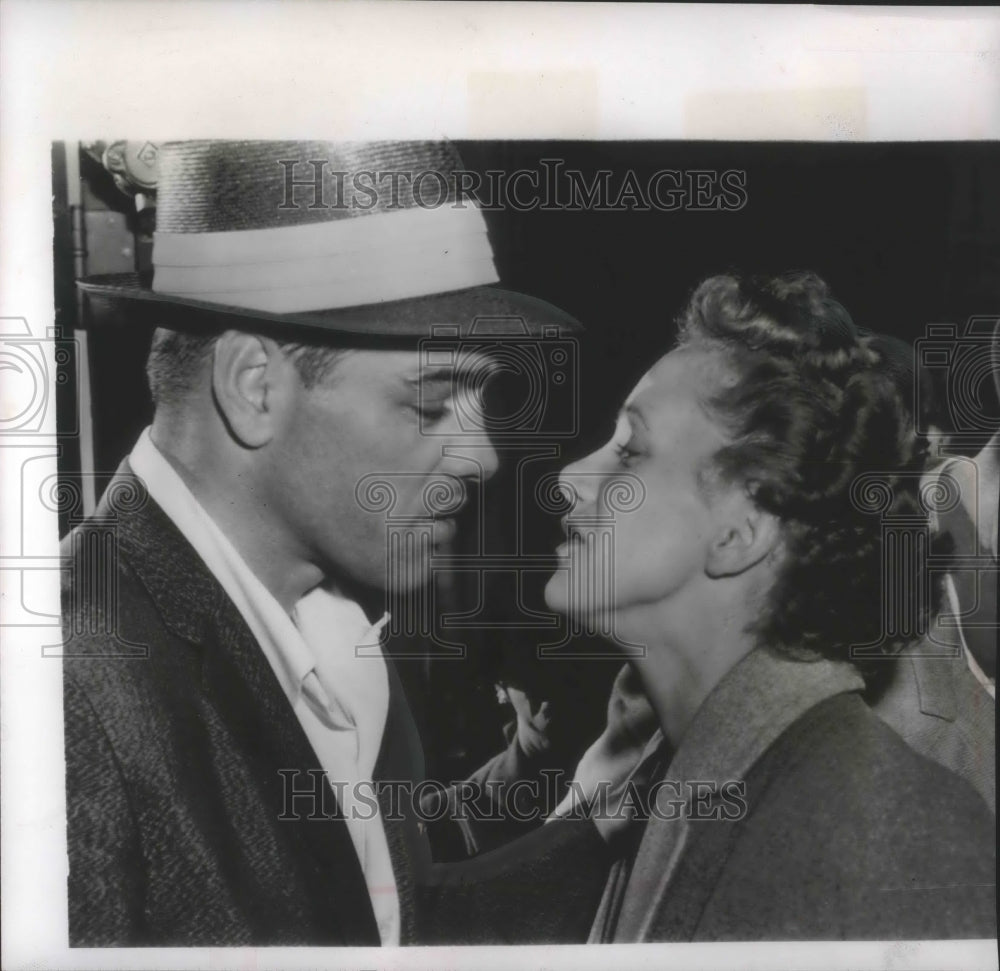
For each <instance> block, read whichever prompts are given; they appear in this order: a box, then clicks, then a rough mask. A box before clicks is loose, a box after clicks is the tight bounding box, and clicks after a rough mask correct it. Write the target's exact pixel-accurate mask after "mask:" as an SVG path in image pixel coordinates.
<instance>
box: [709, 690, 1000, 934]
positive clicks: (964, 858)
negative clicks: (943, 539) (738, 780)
mask: <svg viewBox="0 0 1000 971" xmlns="http://www.w3.org/2000/svg"><path fill="white" fill-rule="evenodd" d="M746 790H747V806H748V812H747V815H746V817H745V819H744V820H742V821H740V822H739V823H737V824H736V825H737V829H736V831H735V832H734V833H733V834H732V841H731V843H730V855H729V857H728V859H727V860H726V863H725V865H724V866H723V869H722V873H721V875H720V880H719V885H718V886H717V888H716V889H715V892H714V894H713V897H712V901H711V902H710V904H709V906H708V907H707V908H706V912H705V914H704V916H703V920H702V927H701V932H702V934H703V935H704V936H708V937H712V936H719V937H726V936H735V937H739V936H743V935H745V936H747V937H749V938H760V937H764V938H766V937H767V936H768V933H770V934H772V935H773V936H774V937H776V938H778V939H781V938H783V937H786V938H800V939H808V938H813V939H820V938H847V939H850V938H869V939H870V938H880V937H881V938H884V939H888V938H892V939H898V938H918V939H919V938H948V937H993V936H995V935H996V910H995V902H996V888H995V878H994V872H993V868H994V861H995V857H996V836H995V825H994V820H993V816H992V814H991V813H990V811H989V808H988V807H987V806H986V804H985V802H984V801H983V799H982V797H981V796H980V795H979V794H978V793H977V792H976V791H975V790H974V789H973V788H972V787H971V786H970V785H969V784H968V783H967V782H966V781H965V780H963V779H962V778H960V777H959V776H957V775H956V774H955V773H953V772H950V771H949V770H947V769H945V768H944V767H943V766H941V765H939V764H937V763H935V762H933V761H931V760H930V759H927V758H925V757H923V756H921V755H919V754H918V753H917V752H915V751H914V750H913V749H911V748H910V747H909V746H908V745H907V744H906V743H905V742H903V740H902V739H900V738H899V736H898V735H896V733H895V732H893V731H892V730H891V729H890V728H888V726H886V725H885V724H883V723H882V722H881V721H880V720H879V719H878V718H877V717H876V716H875V715H874V714H872V712H871V711H870V710H869V709H868V707H867V706H866V705H865V704H864V702H863V701H862V700H861V699H860V698H859V697H858V696H856V695H853V694H852V695H840V696H837V697H835V698H832V699H828V700H827V701H826V702H823V703H822V704H820V705H817V706H816V708H814V709H813V710H812V711H811V712H809V713H808V714H807V715H806V716H804V717H803V718H802V719H800V720H799V721H798V722H796V723H795V724H794V725H793V726H792V727H791V728H790V729H789V730H788V731H786V732H785V734H784V735H783V736H782V737H781V738H780V739H779V740H778V742H776V743H775V745H774V746H772V748H771V749H770V750H769V751H768V752H767V753H766V754H765V755H764V757H763V758H762V759H761V760H760V762H758V764H757V765H756V766H755V767H754V769H753V770H752V771H751V772H750V773H749V774H748V777H747V779H746ZM738 913H742V914H744V915H750V918H751V919H749V920H748V921H747V922H745V923H740V922H739V921H736V920H735V919H734V917H733V915H734V914H738ZM740 929H741V930H742V934H741V933H740Z"/></svg>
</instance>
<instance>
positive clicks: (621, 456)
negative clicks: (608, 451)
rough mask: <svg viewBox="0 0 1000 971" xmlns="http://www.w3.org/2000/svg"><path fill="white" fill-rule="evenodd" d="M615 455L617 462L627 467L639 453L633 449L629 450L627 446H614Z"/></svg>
mask: <svg viewBox="0 0 1000 971" xmlns="http://www.w3.org/2000/svg"><path fill="white" fill-rule="evenodd" d="M615 454H616V455H617V456H618V461H619V462H621V463H622V464H623V465H627V464H628V463H629V462H631V461H632V459H634V458H635V457H636V456H637V455H639V454H640V453H639V452H638V451H636V450H635V449H633V448H629V446H628V444H625V445H616V446H615Z"/></svg>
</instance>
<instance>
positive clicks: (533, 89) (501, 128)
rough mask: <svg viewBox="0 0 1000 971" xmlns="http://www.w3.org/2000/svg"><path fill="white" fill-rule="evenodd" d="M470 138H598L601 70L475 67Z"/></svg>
mask: <svg viewBox="0 0 1000 971" xmlns="http://www.w3.org/2000/svg"><path fill="white" fill-rule="evenodd" d="M467 77H468V81H467V85H468V113H467V116H466V117H467V121H466V124H467V130H466V131H464V132H463V137H466V138H487V137H494V138H495V137H497V136H498V135H499V134H500V133H502V137H504V138H596V137H598V136H599V134H600V128H599V124H600V112H599V110H598V109H599V102H598V97H599V90H600V85H599V79H598V73H597V71H596V70H578V69H572V70H558V69H557V70H551V71H550V70H546V71H470V72H469V74H468V76H467Z"/></svg>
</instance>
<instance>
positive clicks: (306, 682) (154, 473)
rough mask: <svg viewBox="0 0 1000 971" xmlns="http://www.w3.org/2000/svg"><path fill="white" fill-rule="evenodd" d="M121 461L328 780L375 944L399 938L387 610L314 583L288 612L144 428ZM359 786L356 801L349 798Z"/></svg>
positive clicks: (356, 791) (391, 942)
mask: <svg viewBox="0 0 1000 971" xmlns="http://www.w3.org/2000/svg"><path fill="white" fill-rule="evenodd" d="M129 462H130V464H131V466H132V470H133V471H134V472H135V474H136V475H137V476H138V477H139V478H140V479H142V480H143V482H144V483H145V485H146V489H147V491H148V492H149V495H150V496H151V497H152V499H153V500H155V502H156V503H157V504H158V505H159V506H160V507H161V508H162V509H163V511H164V512H165V513H166V514H167V516H168V517H169V518H170V519H171V521H172V522H173V523H174V525H175V526H176V527H177V528H178V529H179V530H180V532H181V533H182V535H183V536H184V538H185V539H186V540H187V541H188V542H189V543H190V544H191V545H192V546H193V547H194V549H195V551H196V552H197V553H198V555H199V556H200V557H201V558H202V560H204V561H205V565H206V566H207V567H208V569H209V570H210V571H211V573H212V575H213V576H214V577H215V579H216V580H218V581H219V583H220V584H221V586H222V588H223V590H225V592H226V594H227V595H228V596H229V598H230V599H231V600H232V601H233V603H234V604H235V606H236V608H237V610H239V612H240V614H241V615H242V617H243V619H244V620H245V621H246V623H247V626H248V627H249V628H250V631H251V632H252V633H253V635H254V637H255V638H256V639H257V643H258V644H259V645H260V649H261V651H263V653H264V656H265V657H266V658H267V660H268V663H269V664H270V665H271V668H272V669H273V671H274V674H275V677H276V678H277V679H278V683H279V684H280V685H281V688H282V690H283V691H284V693H285V696H286V697H287V698H288V702H289V704H290V705H291V706H292V710H293V711H294V712H295V717H296V718H297V719H298V720H299V724H300V725H301V726H302V729H303V731H304V732H305V734H306V737H307V738H308V739H309V743H310V744H311V745H312V748H313V751H314V752H315V753H316V758H317V759H318V761H319V763H320V765H321V766H322V768H323V769H324V770H325V772H326V773H327V777H328V778H329V780H330V781H331V783H332V784H333V785H334V792H335V793H336V795H337V799H338V802H339V803H340V808H341V810H342V812H343V814H344V817H345V819H346V821H347V828H348V831H349V832H350V834H351V839H352V841H353V842H354V848H355V850H356V851H357V854H358V860H359V861H360V863H361V868H362V870H363V871H364V875H365V880H366V882H367V884H368V891H369V894H370V895H371V900H372V907H373V909H374V911H375V919H376V922H377V923H378V929H379V934H380V936H381V940H382V943H383V944H393V945H395V944H398V943H399V930H400V918H399V897H398V894H397V891H396V881H395V877H394V875H393V871H392V861H391V858H390V856H389V847H388V844H387V842H386V837H385V829H384V827H383V825H382V819H381V816H380V815H379V813H378V810H377V808H375V809H373V808H372V802H373V800H372V799H371V798H370V796H371V793H372V791H373V790H372V784H371V783H372V772H373V770H374V768H375V761H376V759H377V757H378V752H379V749H380V747H381V745H382V734H383V731H384V730H385V720H386V715H387V712H388V708H389V679H388V672H387V669H386V662H385V658H384V656H383V655H382V652H381V649H380V638H381V634H382V629H383V628H384V627H385V624H386V623H387V622H388V620H389V615H388V614H386V615H385V616H383V617H382V619H381V620H380V621H379V622H378V623H377V624H374V625H372V624H370V623H369V622H368V619H367V618H366V617H365V614H364V611H363V610H362V609H361V607H360V606H359V605H358V604H357V603H355V602H354V601H353V600H349V599H348V598H346V597H344V596H341V595H340V594H338V593H337V592H336V591H335V590H333V589H330V588H326V587H317V588H316V589H314V590H311V591H310V592H309V593H307V594H306V595H305V596H304V597H303V598H302V599H301V600H299V601H298V602H297V603H296V604H295V607H294V609H293V610H292V615H291V616H289V615H288V614H287V613H285V611H284V610H283V609H282V607H281V605H280V604H279V603H278V601H277V600H276V599H275V597H274V596H273V595H272V594H271V593H270V591H269V590H268V589H267V588H266V587H265V586H264V584H263V583H262V582H261V581H260V580H259V579H258V578H257V576H256V575H255V574H254V572H253V571H252V570H251V569H250V567H249V566H248V565H247V563H246V561H245V560H244V559H243V557H242V556H240V554H239V553H238V552H237V550H236V548H235V547H234V546H233V544H232V543H231V542H230V541H229V540H228V539H227V538H226V536H225V535H224V534H223V533H222V531H221V530H220V529H219V527H218V526H217V525H216V524H215V522H214V521H213V520H212V518H211V517H210V516H209V515H208V513H207V512H206V511H205V509H204V508H203V507H202V505H201V504H200V503H199V502H198V500H197V499H196V498H195V497H194V495H193V493H192V492H191V490H190V489H188V487H187V486H186V485H185V483H184V481H183V479H182V478H181V477H180V475H178V473H177V472H176V471H175V470H174V468H173V467H172V466H171V465H170V463H169V462H168V461H167V459H166V458H165V457H164V456H163V455H162V453H161V452H160V451H159V450H158V449H157V448H156V446H155V445H154V444H153V441H152V439H151V438H150V434H149V429H148V428H147V429H146V430H145V431H143V433H142V435H140V436H139V441H138V442H137V443H136V445H135V448H134V449H133V450H132V454H131V456H130V457H129ZM300 785H301V783H300ZM359 789H360V791H361V795H362V799H361V800H358V799H356V798H355V796H356V794H357V793H358V791H359ZM366 795H367V796H369V798H367V799H366V798H364V797H365V796H366ZM352 810H356V811H352Z"/></svg>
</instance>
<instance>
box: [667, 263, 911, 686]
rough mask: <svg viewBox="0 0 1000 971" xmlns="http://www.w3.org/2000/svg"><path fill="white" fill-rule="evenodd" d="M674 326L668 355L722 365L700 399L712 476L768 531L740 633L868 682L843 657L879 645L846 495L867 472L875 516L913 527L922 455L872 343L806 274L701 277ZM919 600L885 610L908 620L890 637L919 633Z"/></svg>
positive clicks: (873, 546)
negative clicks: (777, 547) (757, 611)
mask: <svg viewBox="0 0 1000 971" xmlns="http://www.w3.org/2000/svg"><path fill="white" fill-rule="evenodd" d="M679 325H680V344H681V346H686V347H703V348H705V349H708V350H711V351H714V352H718V353H720V354H721V355H722V356H723V359H724V361H725V363H726V365H727V366H726V367H725V368H724V370H723V374H721V375H720V380H719V381H718V382H717V384H716V387H714V388H713V389H711V390H710V391H708V392H707V393H706V394H707V397H706V399H705V401H704V404H705V406H706V407H707V408H708V410H709V412H710V413H711V414H712V415H713V417H714V418H715V419H716V420H717V421H719V423H720V425H721V426H722V427H723V428H724V429H725V430H726V431H727V432H728V434H729V436H730V439H731V444H729V445H727V446H724V447H723V448H722V449H721V450H719V451H718V452H717V453H716V455H715V456H714V460H713V468H712V471H713V473H714V474H715V475H717V476H719V477H721V478H722V480H723V481H727V482H743V483H744V484H745V485H746V487H747V489H748V490H749V491H750V494H751V495H752V496H753V498H754V500H755V502H756V503H757V505H758V506H759V507H760V508H762V509H765V510H767V511H768V512H770V513H773V514H774V515H775V516H777V517H778V518H779V519H780V521H781V523H782V531H783V538H784V548H785V553H786V555H785V557H784V561H783V563H782V565H781V566H780V567H779V571H778V576H777V581H776V583H775V585H774V587H773V589H772V591H771V594H770V598H769V603H768V604H767V606H766V608H765V610H764V612H763V616H762V617H761V618H760V619H759V621H758V622H757V623H756V624H755V625H754V627H753V633H754V634H755V635H756V636H757V639H758V641H759V642H760V643H762V644H767V645H770V646H771V647H772V648H775V649H779V650H783V651H784V652H786V653H789V654H792V655H794V656H796V657H817V656H825V657H831V658H835V659H838V660H851V661H852V662H854V663H856V664H857V665H858V667H859V668H861V669H862V670H863V671H866V673H868V672H870V671H871V670H872V668H871V667H870V666H869V665H868V664H867V663H866V662H865V658H864V657H861V656H859V655H855V653H854V652H852V650H851V648H852V646H860V645H866V644H873V643H876V642H880V641H881V640H882V632H883V629H884V625H883V586H884V581H883V563H884V562H885V561H884V555H885V553H884V551H883V538H882V515H879V514H878V513H875V514H873V512H872V510H871V509H866V508H864V504H863V503H859V502H858V497H857V492H856V489H855V490H854V491H852V487H853V486H855V485H856V483H857V482H858V478H859V476H863V475H865V473H875V474H877V475H878V477H879V480H880V482H881V483H883V484H884V488H885V490H886V493H887V494H888V496H889V497H890V499H889V503H890V504H889V507H888V508H887V509H885V510H883V515H884V514H886V513H888V514H891V515H900V514H901V515H907V516H913V517H917V520H918V521H919V518H920V517H925V512H924V508H923V506H922V505H921V503H920V498H919V474H920V472H921V470H922V469H923V465H924V460H925V455H924V447H923V446H922V444H921V442H920V441H919V440H918V439H917V437H916V436H915V434H914V428H913V419H912V415H911V412H910V409H909V407H908V402H907V401H905V400H904V399H903V396H902V395H901V394H900V391H899V386H898V382H897V381H895V380H894V376H893V374H892V373H890V370H889V369H888V368H887V367H886V362H885V360H884V357H883V355H882V354H881V352H880V351H879V350H878V345H877V342H876V341H875V339H874V337H873V335H870V334H866V333H864V332H861V331H859V330H858V329H857V328H856V327H855V325H854V323H853V322H852V320H851V317H850V315H849V314H848V312H847V311H846V310H845V309H844V307H843V306H841V305H840V304H839V303H837V301H835V300H833V299H832V298H831V297H830V295H829V293H828V289H827V286H826V284H825V283H824V282H823V281H822V280H821V279H820V278H819V277H818V276H816V275H815V274H814V273H808V272H802V273H791V274H786V275H783V276H780V277H776V278H771V279H741V278H738V277H735V276H715V277H711V278H709V279H707V280H705V281H704V282H703V283H701V284H700V286H698V288H697V289H696V290H695V292H694V294H693V296H692V297H691V300H690V302H689V304H688V306H687V308H686V310H685V311H684V313H683V314H682V317H681V319H680V321H679ZM918 582H923V579H922V578H920V579H919V581H918ZM911 592H912V591H908V593H911ZM923 599H924V598H919V597H914V596H906V597H904V598H902V600H901V602H900V603H894V604H893V608H894V609H896V608H902V609H906V610H907V611H909V612H910V614H911V616H908V617H906V618H903V617H899V618H896V621H897V622H896V624H895V625H894V628H895V629H896V630H910V631H918V630H923V629H924V623H925V621H926V613H927V604H926V603H922V600H923ZM914 613H916V614H919V615H920V616H915V615H913V614H914ZM894 646H897V647H898V646H899V645H898V644H897V645H894ZM889 647H890V646H889V645H883V650H886V649H888V648H889Z"/></svg>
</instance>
